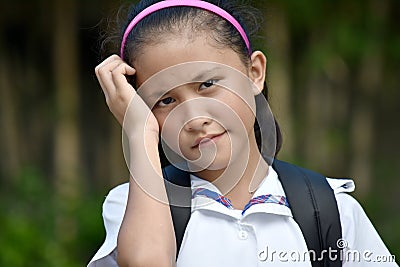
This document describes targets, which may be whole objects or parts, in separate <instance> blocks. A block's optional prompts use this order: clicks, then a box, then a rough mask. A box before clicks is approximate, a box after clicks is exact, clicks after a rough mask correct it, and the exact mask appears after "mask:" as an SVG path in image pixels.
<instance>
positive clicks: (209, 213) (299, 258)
mask: <svg viewBox="0 0 400 267" xmlns="http://www.w3.org/2000/svg"><path fill="white" fill-rule="evenodd" d="M327 181H328V183H329V184H330V186H331V187H332V189H333V190H334V192H335V197H336V200H337V202H338V207H339V214H340V219H341V225H342V232H343V239H344V242H345V244H346V245H347V249H348V250H349V251H350V252H349V253H348V254H349V256H347V255H346V254H344V256H345V257H344V259H345V261H344V263H343V266H345V267H350V266H377V265H378V266H397V264H396V263H394V262H386V263H379V264H378V263H377V262H376V259H378V258H377V257H382V256H386V257H389V256H390V253H389V251H388V250H387V248H386V247H385V245H384V243H383V242H382V240H381V239H380V237H379V235H378V234H377V232H376V231H375V229H374V227H373V226H372V224H371V222H370V221H369V219H368V218H367V216H366V215H365V213H364V211H363V210H362V208H361V206H360V205H359V204H358V202H357V201H356V200H355V199H354V198H352V197H351V196H350V195H348V194H346V193H345V192H352V191H353V190H354V183H353V182H352V181H351V180H343V179H329V178H327ZM191 184H192V190H196V189H197V188H206V189H209V190H212V191H214V192H217V193H220V192H219V190H218V189H217V188H216V187H215V186H214V185H213V184H211V183H209V182H207V181H205V180H202V179H200V178H198V177H196V176H193V175H192V176H191ZM267 194H272V195H278V196H285V193H284V191H283V188H282V185H281V183H280V181H279V179H278V176H277V174H276V172H275V171H274V170H273V169H272V167H270V169H269V172H268V175H267V177H266V178H265V179H264V181H263V182H262V183H261V185H260V186H259V188H258V189H257V190H256V192H255V193H254V196H253V197H257V196H260V195H267ZM127 196H128V184H123V185H120V186H118V187H116V188H114V189H113V190H111V191H110V194H109V195H108V196H107V198H106V200H105V202H104V204H103V218H104V224H105V228H106V232H107V235H106V239H105V241H104V243H103V245H102V246H101V247H100V249H99V250H98V252H97V253H96V254H95V256H94V257H93V259H92V260H91V261H90V263H89V264H88V267H105V266H108V267H111V266H113V267H115V266H117V263H116V262H115V249H116V244H117V236H118V231H119V227H120V225H121V222H122V218H123V215H124V212H125V206H126V201H127ZM307 251H308V249H307V246H306V243H305V240H304V237H303V235H302V233H301V230H300V228H299V226H298V224H297V223H296V222H295V221H294V219H293V216H292V213H291V211H290V209H289V208H288V207H286V206H285V205H279V204H276V203H259V204H255V205H252V206H251V207H250V208H248V209H247V210H246V211H245V212H244V213H243V214H242V211H241V210H235V209H229V208H227V207H226V206H224V205H222V204H221V203H219V202H216V201H215V200H212V199H210V198H207V197H205V196H201V195H199V196H195V197H194V198H193V199H192V214H191V217H190V220H189V222H188V225H187V228H186V231H185V235H184V237H183V240H182V244H181V248H180V251H179V255H178V259H177V266H178V267H186V266H190V267H197V266H199V267H200V266H233V267H235V266H238V267H239V266H240V267H242V266H271V265H272V266H308V267H309V266H311V263H310V261H309V259H308V258H307V255H308V254H307ZM344 251H346V249H345V250H344ZM352 251H353V252H352ZM354 251H357V253H356V252H354ZM365 251H368V252H372V254H371V253H367V254H368V257H366V253H364V252H365ZM358 253H359V254H358ZM354 255H360V257H359V258H355V257H354ZM346 258H347V259H348V260H347V261H346Z"/></svg>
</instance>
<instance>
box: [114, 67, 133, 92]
mask: <svg viewBox="0 0 400 267" xmlns="http://www.w3.org/2000/svg"><path fill="white" fill-rule="evenodd" d="M135 73H136V69H134V68H132V67H131V66H129V65H128V64H126V63H121V64H120V65H118V66H117V67H116V68H115V69H114V70H113V71H112V79H113V83H114V85H115V88H116V90H119V91H120V92H119V93H120V94H125V93H128V90H129V91H131V90H134V88H133V87H132V86H131V85H130V84H129V83H128V80H127V78H126V75H135Z"/></svg>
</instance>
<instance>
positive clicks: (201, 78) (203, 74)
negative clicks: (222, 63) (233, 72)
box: [192, 66, 221, 82]
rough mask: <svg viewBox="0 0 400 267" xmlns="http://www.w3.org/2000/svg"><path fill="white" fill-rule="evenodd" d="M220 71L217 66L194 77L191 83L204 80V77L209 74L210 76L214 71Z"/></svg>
mask: <svg viewBox="0 0 400 267" xmlns="http://www.w3.org/2000/svg"><path fill="white" fill-rule="evenodd" d="M219 69H221V68H220V67H219V66H216V67H213V68H211V69H208V70H205V71H204V72H201V73H199V74H198V75H196V76H194V77H193V78H192V82H199V81H202V80H204V79H205V78H206V77H208V76H209V75H210V74H212V73H213V72H214V71H216V70H219Z"/></svg>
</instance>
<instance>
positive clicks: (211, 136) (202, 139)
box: [192, 131, 226, 148]
mask: <svg viewBox="0 0 400 267" xmlns="http://www.w3.org/2000/svg"><path fill="white" fill-rule="evenodd" d="M225 133H226V131H225V132H222V133H219V134H207V135H205V136H202V137H199V138H197V139H196V141H195V142H194V144H193V146H192V148H196V147H198V146H199V145H200V144H206V143H209V142H210V141H211V140H213V141H216V140H217V139H219V137H221V136H222V135H224V134H225Z"/></svg>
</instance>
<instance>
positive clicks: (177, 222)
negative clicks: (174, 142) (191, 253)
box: [162, 165, 192, 257]
mask: <svg viewBox="0 0 400 267" xmlns="http://www.w3.org/2000/svg"><path fill="white" fill-rule="evenodd" d="M162 172H163V177H164V184H165V189H166V191H167V196H168V200H169V203H170V205H169V207H170V210H171V216H172V221H173V223H174V230H175V239H176V257H178V254H179V249H180V247H181V244H182V239H183V236H184V234H185V230H186V226H187V224H188V222H189V219H190V214H191V199H192V190H191V187H190V175H189V173H188V172H185V171H182V170H180V169H178V168H176V167H175V166H173V165H169V166H167V167H165V168H163V169H162ZM176 185H177V186H178V187H177V186H176ZM175 203H183V205H182V206H177V205H174V204H175Z"/></svg>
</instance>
